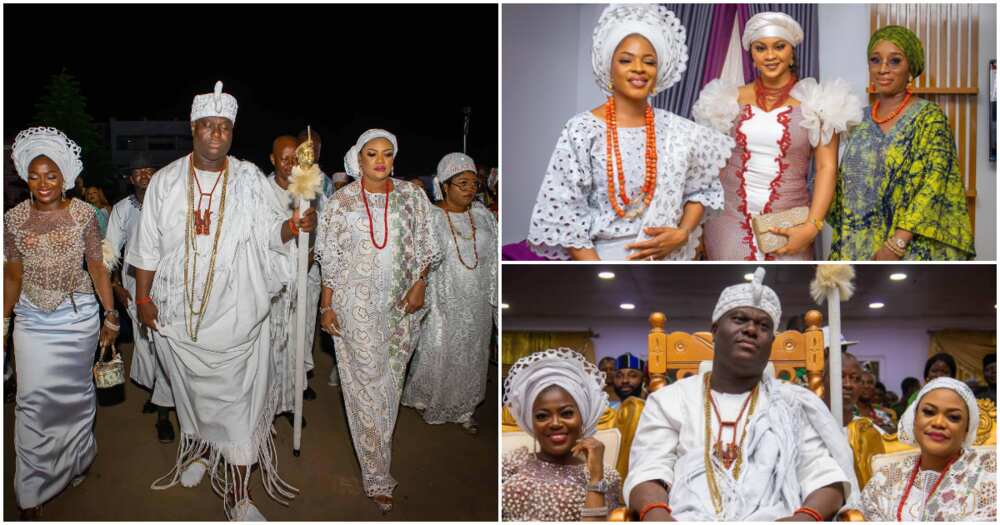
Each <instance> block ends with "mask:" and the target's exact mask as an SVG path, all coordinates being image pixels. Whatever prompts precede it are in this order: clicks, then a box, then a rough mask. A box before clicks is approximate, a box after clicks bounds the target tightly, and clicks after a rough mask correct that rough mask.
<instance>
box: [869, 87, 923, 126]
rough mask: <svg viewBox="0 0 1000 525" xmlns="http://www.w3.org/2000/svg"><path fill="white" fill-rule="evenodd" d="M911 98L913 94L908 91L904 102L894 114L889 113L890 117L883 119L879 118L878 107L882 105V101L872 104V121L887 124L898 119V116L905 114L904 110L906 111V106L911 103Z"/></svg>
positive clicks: (893, 111) (897, 107)
mask: <svg viewBox="0 0 1000 525" xmlns="http://www.w3.org/2000/svg"><path fill="white" fill-rule="evenodd" d="M911 98H913V93H912V92H910V91H907V92H906V96H905V97H903V102H901V103H900V104H899V106H896V109H894V110H892V113H889V114H888V115H886V116H885V118H881V119H880V118H878V107H879V105H880V104H881V103H882V99H877V100H875V103H874V104H872V121H873V122H875V123H876V124H885V123H886V122H889V121H890V120H892V119H894V118H896V116H898V115H899V114H900V113H902V112H903V110H904V109H906V106H907V105H908V104H909V103H910V99H911Z"/></svg>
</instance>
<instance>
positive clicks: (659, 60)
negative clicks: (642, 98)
mask: <svg viewBox="0 0 1000 525" xmlns="http://www.w3.org/2000/svg"><path fill="white" fill-rule="evenodd" d="M633 34H637V35H641V36H642V37H644V38H645V39H646V40H649V43H650V44H652V45H653V49H655V50H656V86H655V87H654V88H653V91H652V93H650V96H652V95H656V94H657V93H659V92H661V91H663V90H665V89H667V88H669V87H670V86H672V85H674V84H676V83H677V82H678V81H679V80H680V79H681V75H683V74H684V71H685V70H686V69H687V61H688V48H687V44H686V43H685V41H686V40H685V39H686V34H687V33H686V31H685V30H684V26H683V25H681V21H680V20H679V19H678V18H677V17H676V16H674V14H673V13H672V12H670V11H669V10H668V9H667V8H665V7H663V6H662V5H656V4H640V5H629V4H612V5H610V6H608V7H607V8H605V9H604V12H603V13H601V18H600V19H598V21H597V27H595V28H594V47H593V50H592V51H591V65H592V66H593V68H594V77H595V79H596V80H597V85H598V87H600V88H601V91H603V92H604V94H605V95H610V94H611V88H610V87H609V84H610V83H611V58H612V56H613V55H614V53H615V48H617V47H618V44H620V43H621V41H622V40H624V39H625V37H627V36H629V35H633Z"/></svg>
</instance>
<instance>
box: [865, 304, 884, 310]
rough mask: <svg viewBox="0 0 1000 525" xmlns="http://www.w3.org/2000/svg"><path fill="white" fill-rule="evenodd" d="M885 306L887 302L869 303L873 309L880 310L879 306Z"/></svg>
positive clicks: (869, 306)
mask: <svg viewBox="0 0 1000 525" xmlns="http://www.w3.org/2000/svg"><path fill="white" fill-rule="evenodd" d="M884 306H885V303H868V308H871V309H872V310H878V309H879V308H882V307H884Z"/></svg>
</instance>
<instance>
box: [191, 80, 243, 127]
mask: <svg viewBox="0 0 1000 525" xmlns="http://www.w3.org/2000/svg"><path fill="white" fill-rule="evenodd" d="M238 108H239V105H237V104H236V97H234V96H232V95H230V94H229V93H223V92H222V81H221V80H219V81H218V82H216V83H215V92H213V93H206V94H204V95H195V97H194V102H192V103H191V122H194V121H196V120H198V119H200V118H205V117H225V118H227V119H229V120H230V121H231V122H232V123H233V124H236V110H237V109H238Z"/></svg>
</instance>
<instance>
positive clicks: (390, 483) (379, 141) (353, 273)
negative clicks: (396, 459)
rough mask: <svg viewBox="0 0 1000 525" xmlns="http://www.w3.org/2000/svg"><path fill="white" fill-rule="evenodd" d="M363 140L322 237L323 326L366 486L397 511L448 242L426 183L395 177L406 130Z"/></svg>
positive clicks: (328, 211)
mask: <svg viewBox="0 0 1000 525" xmlns="http://www.w3.org/2000/svg"><path fill="white" fill-rule="evenodd" d="M356 147H357V151H358V164H359V167H360V171H361V178H360V179H359V180H356V181H354V182H352V183H350V184H348V185H347V186H344V187H343V188H341V189H340V190H339V191H337V192H336V193H334V194H333V196H332V197H331V198H330V200H329V201H327V204H326V208H325V209H324V210H323V216H322V219H321V222H320V230H319V234H318V237H317V239H316V255H317V258H318V260H319V262H320V265H321V268H322V275H323V290H322V292H321V295H320V326H321V327H322V328H323V330H324V331H326V332H327V333H329V334H331V335H332V336H333V339H334V343H335V347H336V353H337V368H338V369H339V371H340V380H341V389H342V391H343V393H344V404H345V406H346V408H347V420H348V424H349V426H350V428H351V437H352V438H353V440H354V449H355V452H356V453H357V456H358V462H359V463H360V464H361V474H362V478H363V479H362V481H363V484H364V488H365V494H367V495H368V497H370V498H372V499H373V500H374V501H375V503H376V504H377V505H378V506H379V508H380V509H381V510H382V511H383V512H388V511H389V510H390V509H391V508H392V491H393V489H394V488H395V487H396V480H395V479H393V477H392V475H391V474H390V473H389V466H390V460H391V457H392V450H391V449H392V434H393V429H394V428H395V425H396V416H397V414H398V412H399V398H400V395H401V394H402V391H403V380H404V379H405V374H406V365H407V363H408V362H409V360H410V356H411V355H412V353H413V349H414V347H415V346H416V343H417V340H418V337H419V335H420V321H421V319H422V318H423V316H424V315H425V314H426V312H427V309H426V308H424V299H425V297H424V295H425V288H426V282H427V281H426V279H427V274H428V272H429V271H431V270H432V269H433V268H434V267H435V266H437V264H438V263H439V262H440V259H441V252H440V248H439V247H438V244H437V241H436V239H435V238H434V235H433V233H432V232H431V230H430V213H431V204H430V202H429V201H428V200H427V197H426V195H425V194H424V192H423V190H421V189H420V188H417V187H416V186H414V185H413V184H411V183H408V182H405V181H401V180H398V179H393V178H391V177H390V175H391V174H392V165H393V161H394V159H395V156H396V153H397V152H398V147H397V142H396V137H395V136H394V135H393V134H392V133H389V132H388V131H385V130H380V129H373V130H368V131H366V132H365V133H363V134H362V135H361V137H360V138H359V139H358V141H357V144H356Z"/></svg>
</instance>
